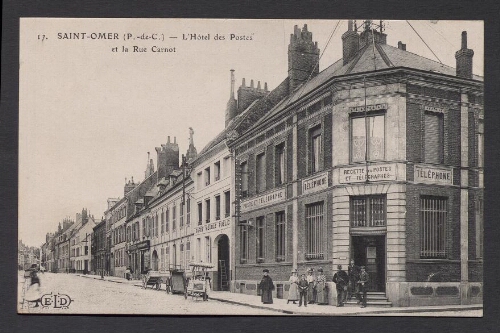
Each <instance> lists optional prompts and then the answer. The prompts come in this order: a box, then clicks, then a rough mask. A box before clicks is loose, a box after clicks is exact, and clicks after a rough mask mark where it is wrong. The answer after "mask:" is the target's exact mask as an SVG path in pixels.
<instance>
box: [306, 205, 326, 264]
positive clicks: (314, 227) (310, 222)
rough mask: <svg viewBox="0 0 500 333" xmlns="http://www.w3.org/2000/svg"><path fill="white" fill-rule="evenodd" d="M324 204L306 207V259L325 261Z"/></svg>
mask: <svg viewBox="0 0 500 333" xmlns="http://www.w3.org/2000/svg"><path fill="white" fill-rule="evenodd" d="M323 206H324V203H323V202H318V203H314V204H311V205H306V259H323V258H324V253H323V242H322V239H323V221H324V216H323V214H324V209H323Z"/></svg>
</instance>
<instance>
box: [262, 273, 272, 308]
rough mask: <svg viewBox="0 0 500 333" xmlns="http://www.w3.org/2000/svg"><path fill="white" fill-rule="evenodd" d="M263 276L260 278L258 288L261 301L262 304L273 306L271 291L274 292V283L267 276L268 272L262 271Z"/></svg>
mask: <svg viewBox="0 0 500 333" xmlns="http://www.w3.org/2000/svg"><path fill="white" fill-rule="evenodd" d="M263 272H264V276H263V277H262V280H261V281H260V283H259V288H260V290H261V291H262V294H261V301H262V303H264V304H273V290H274V283H273V279H271V277H270V276H269V275H268V274H269V270H268V269H264V271H263Z"/></svg>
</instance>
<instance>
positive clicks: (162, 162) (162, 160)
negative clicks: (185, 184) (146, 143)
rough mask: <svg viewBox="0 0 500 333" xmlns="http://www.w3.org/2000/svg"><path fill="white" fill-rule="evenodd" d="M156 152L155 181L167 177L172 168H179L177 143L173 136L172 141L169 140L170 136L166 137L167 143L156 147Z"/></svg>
mask: <svg viewBox="0 0 500 333" xmlns="http://www.w3.org/2000/svg"><path fill="white" fill-rule="evenodd" d="M155 149H156V153H157V162H156V167H157V168H158V170H157V177H158V178H157V181H160V180H161V179H162V178H166V177H168V175H170V174H171V173H172V171H174V170H178V169H179V145H178V144H177V140H176V138H175V137H174V142H173V143H171V142H170V136H169V137H168V138H167V143H166V144H164V145H161V147H156V148H155Z"/></svg>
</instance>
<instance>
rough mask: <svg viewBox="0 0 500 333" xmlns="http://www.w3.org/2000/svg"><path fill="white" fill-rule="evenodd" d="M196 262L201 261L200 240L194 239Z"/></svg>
mask: <svg viewBox="0 0 500 333" xmlns="http://www.w3.org/2000/svg"><path fill="white" fill-rule="evenodd" d="M196 260H198V261H201V238H196Z"/></svg>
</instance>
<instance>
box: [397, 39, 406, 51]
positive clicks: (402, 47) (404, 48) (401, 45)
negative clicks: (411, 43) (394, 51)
mask: <svg viewBox="0 0 500 333" xmlns="http://www.w3.org/2000/svg"><path fill="white" fill-rule="evenodd" d="M398 49H400V50H403V51H406V44H403V42H401V41H399V42H398Z"/></svg>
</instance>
